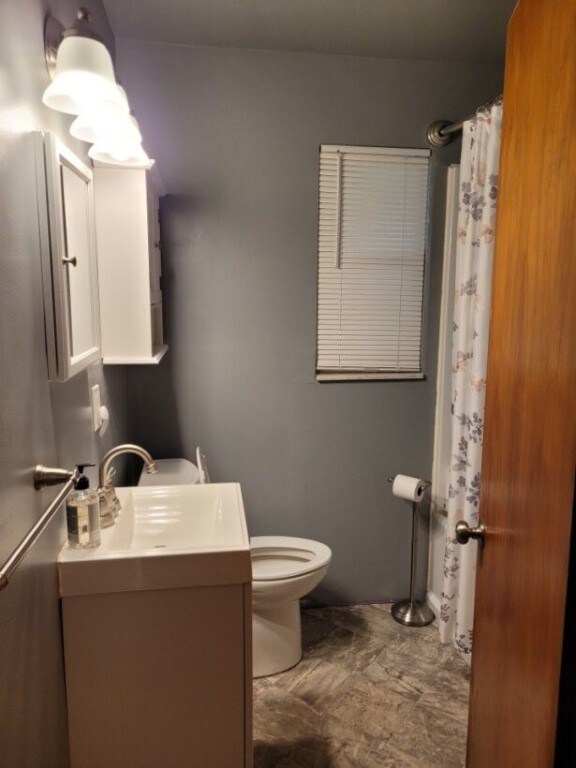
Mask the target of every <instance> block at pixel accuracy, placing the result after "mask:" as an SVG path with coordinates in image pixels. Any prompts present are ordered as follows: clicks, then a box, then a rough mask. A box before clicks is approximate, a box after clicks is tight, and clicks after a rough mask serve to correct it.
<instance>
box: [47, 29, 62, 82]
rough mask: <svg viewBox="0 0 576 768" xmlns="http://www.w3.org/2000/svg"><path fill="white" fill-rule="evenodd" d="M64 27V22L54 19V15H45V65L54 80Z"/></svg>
mask: <svg viewBox="0 0 576 768" xmlns="http://www.w3.org/2000/svg"><path fill="white" fill-rule="evenodd" d="M64 29H65V28H64V24H62V23H61V22H60V21H58V19H55V18H54V16H51V15H50V14H48V15H47V16H46V21H45V22H44V52H45V54H46V67H47V69H48V74H49V75H50V79H51V80H54V74H55V72H56V59H57V57H58V47H59V46H60V43H61V42H62V38H63V35H64Z"/></svg>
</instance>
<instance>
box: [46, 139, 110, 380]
mask: <svg viewBox="0 0 576 768" xmlns="http://www.w3.org/2000/svg"><path fill="white" fill-rule="evenodd" d="M35 141H36V160H37V162H36V167H37V189H38V210H39V219H40V242H41V248H42V270H43V287H44V315H45V322H46V339H47V354H48V369H49V376H50V378H51V379H59V380H60V381H66V380H67V379H69V378H71V377H72V376H74V375H75V374H76V373H78V372H79V371H81V370H83V369H84V368H86V367H87V366H88V365H89V364H90V363H92V362H94V361H95V360H99V359H100V358H101V357H102V354H101V349H100V315H99V302H98V274H97V264H96V232H95V222H94V204H93V187H92V171H91V170H90V169H89V168H88V167H87V166H86V165H84V163H82V162H81V161H80V160H79V159H78V158H77V157H76V156H75V155H74V154H72V152H70V150H69V149H67V147H65V146H64V145H63V144H61V143H60V142H59V141H57V140H56V139H55V138H54V137H53V136H51V135H50V134H45V135H42V134H37V135H36V137H35Z"/></svg>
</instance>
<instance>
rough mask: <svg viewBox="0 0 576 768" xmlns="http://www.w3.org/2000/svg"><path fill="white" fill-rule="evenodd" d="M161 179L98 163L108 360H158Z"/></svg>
mask: <svg viewBox="0 0 576 768" xmlns="http://www.w3.org/2000/svg"><path fill="white" fill-rule="evenodd" d="M159 192H160V184H159V179H157V178H155V177H154V172H153V171H152V170H146V169H142V168H118V167H108V166H96V167H95V168H94V199H95V209H96V241H97V248H98V274H99V283H100V323H101V332H102V355H103V361H104V363H110V364H113V363H115V364H136V365H138V364H150V363H152V364H154V363H159V362H160V360H161V359H162V357H163V355H164V354H165V352H166V351H167V349H168V347H167V345H166V344H164V333H163V323H162V284H161V280H162V274H161V272H162V269H161V253H160V227H159V216H158V207H159Z"/></svg>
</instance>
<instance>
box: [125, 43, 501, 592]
mask: <svg viewBox="0 0 576 768" xmlns="http://www.w3.org/2000/svg"><path fill="white" fill-rule="evenodd" d="M117 48H118V67H119V72H120V76H121V78H122V79H123V81H124V83H125V85H126V87H127V89H128V91H129V93H130V96H131V101H132V103H133V106H134V109H135V112H136V115H137V117H138V118H139V120H140V121H141V122H142V123H143V124H144V125H145V126H146V131H147V137H148V139H149V141H148V149H149V151H150V153H151V155H152V156H154V157H156V158H157V160H158V163H159V167H160V171H161V173H162V175H163V176H164V181H165V183H166V186H167V188H168V190H169V191H170V192H171V193H172V194H171V195H170V196H168V197H167V198H166V199H165V201H164V205H163V217H164V221H163V236H162V237H163V242H164V246H165V250H164V257H165V262H164V269H165V281H166V292H165V297H166V322H167V328H168V333H169V337H170V343H171V351H170V352H169V354H168V356H167V357H166V358H165V362H164V363H163V364H162V365H161V366H160V367H159V368H157V369H140V370H138V371H134V372H133V373H132V375H131V381H132V388H133V392H134V400H133V422H134V430H135V433H134V436H135V438H136V439H137V441H138V442H141V443H142V444H144V445H146V446H148V447H149V448H150V449H151V450H152V451H153V452H154V453H156V454H158V455H163V456H176V455H182V456H186V457H189V458H192V457H193V456H194V450H195V447H196V445H198V444H200V445H201V446H202V447H203V448H204V450H205V452H206V454H207V456H208V458H209V461H210V466H211V469H212V475H213V479H216V480H219V481H226V480H238V481H240V482H241V483H242V489H243V493H244V500H245V506H246V510H247V516H248V524H249V529H250V532H251V534H252V535H258V534H286V535H292V536H303V537H310V538H316V539H319V540H321V541H324V542H326V543H327V544H328V545H329V546H330V547H332V549H333V553H334V561H333V565H332V567H331V571H330V574H329V576H328V577H327V578H326V580H325V582H324V584H323V586H322V587H321V588H320V590H319V591H318V592H317V593H316V598H317V599H318V600H320V601H324V602H328V603H332V604H337V603H347V602H356V601H372V600H384V599H386V598H393V597H399V596H405V595H406V593H407V589H408V578H409V551H410V525H411V515H410V509H409V505H407V504H406V503H405V502H400V501H398V500H395V499H393V498H392V497H391V493H390V487H389V485H388V483H387V482H386V481H387V478H388V476H389V475H393V474H395V473H397V472H405V473H409V474H417V475H423V476H429V475H430V471H431V458H432V430H433V423H432V422H433V411H434V394H435V382H434V379H435V355H436V348H437V324H438V323H437V320H438V298H439V297H438V292H439V283H440V273H441V240H442V229H443V218H442V217H443V199H442V198H443V172H442V168H441V166H442V165H443V163H444V162H447V161H448V160H450V159H451V158H453V157H454V154H455V152H454V151H452V153H451V152H449V151H448V152H447V151H444V152H443V153H441V155H440V156H439V160H438V161H435V163H434V167H435V179H434V188H435V195H434V200H433V203H434V204H433V214H432V240H433V247H432V259H431V269H430V273H429V279H430V306H429V308H428V314H427V323H426V325H427V348H426V368H425V370H426V374H427V380H426V381H424V382H405V383H402V382H385V383H337V384H318V383H317V382H316V381H315V378H314V364H315V327H316V320H315V313H316V239H317V201H318V183H317V174H318V147H319V145H320V144H321V143H338V144H366V145H384V146H386V145H391V146H400V147H401V146H406V147H424V146H425V141H424V131H425V127H426V126H427V125H428V123H429V122H430V121H431V120H434V119H439V118H459V117H462V116H463V115H465V114H467V113H469V112H471V111H472V110H473V109H474V108H475V107H476V106H477V105H478V104H480V103H482V102H483V101H486V100H487V99H489V98H492V97H494V96H495V95H497V94H498V93H499V92H500V90H501V74H502V73H501V68H500V67H499V66H496V65H477V66H473V65H470V64H467V65H459V64H456V63H438V62H426V61H406V60H404V61H392V60H377V59H361V58H352V57H340V56H328V55H313V54H289V53H270V52H262V51H258V52H257V51H240V50H226V49H214V48H193V47H186V46H169V45H160V44H151V43H142V42H135V41H130V40H117ZM425 550H426V547H425V546H424V547H423V551H424V558H425ZM424 583H425V573H422V576H421V586H422V587H423V586H424Z"/></svg>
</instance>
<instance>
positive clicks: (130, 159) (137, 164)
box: [88, 141, 154, 168]
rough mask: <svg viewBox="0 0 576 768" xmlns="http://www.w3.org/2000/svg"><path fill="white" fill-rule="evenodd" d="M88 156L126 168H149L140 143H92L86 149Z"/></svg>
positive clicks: (150, 161)
mask: <svg viewBox="0 0 576 768" xmlns="http://www.w3.org/2000/svg"><path fill="white" fill-rule="evenodd" d="M88 155H89V157H91V158H92V160H95V161H96V162H98V163H104V164H105V165H120V166H123V167H126V168H151V167H152V165H153V164H154V160H150V158H149V157H148V155H147V154H146V152H145V151H144V149H143V147H142V145H141V144H129V143H127V142H126V143H123V142H120V141H118V142H116V143H115V144H104V143H102V144H94V146H92V147H90V149H89V150H88Z"/></svg>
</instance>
